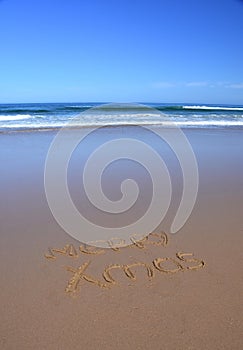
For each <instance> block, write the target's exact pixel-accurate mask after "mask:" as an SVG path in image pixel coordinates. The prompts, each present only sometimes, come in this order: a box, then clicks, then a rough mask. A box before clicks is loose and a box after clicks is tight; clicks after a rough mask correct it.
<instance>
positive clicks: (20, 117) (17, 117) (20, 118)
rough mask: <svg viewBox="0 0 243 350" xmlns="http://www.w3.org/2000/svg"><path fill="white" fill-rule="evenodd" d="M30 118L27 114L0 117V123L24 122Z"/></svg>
mask: <svg viewBox="0 0 243 350" xmlns="http://www.w3.org/2000/svg"><path fill="white" fill-rule="evenodd" d="M30 118H32V116H31V115H29V114H17V115H0V121H1V122H6V121H12V120H24V119H30Z"/></svg>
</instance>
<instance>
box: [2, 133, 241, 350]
mask: <svg viewBox="0 0 243 350" xmlns="http://www.w3.org/2000/svg"><path fill="white" fill-rule="evenodd" d="M134 131H135V129H134V128H133V127H127V128H125V127H123V128H107V129H106V131H105V135H106V138H107V137H108V138H112V137H114V135H115V137H117V135H118V136H119V135H127V136H131V135H133V133H134ZM136 132H137V131H136ZM185 133H186V135H187V137H188V139H189V140H190V142H191V145H192V147H193V150H194V152H195V155H196V158H197V161H198V167H199V192H198V197H197V201H196V204H195V207H194V209H193V212H192V214H191V216H190V218H189V219H188V221H187V222H186V224H185V225H184V227H183V228H182V229H181V230H180V231H179V232H178V233H177V234H175V235H173V234H169V233H168V232H169V228H170V224H171V220H172V218H173V216H174V214H175V212H176V208H177V206H178V203H179V198H180V195H181V185H182V182H181V177H180V171H179V167H178V164H177V163H176V161H175V158H174V157H173V156H172V155H171V154H170V153H169V151H168V152H167V150H166V151H165V154H164V155H163V156H164V157H165V160H166V163H167V166H168V168H169V169H170V172H171V176H172V184H173V195H172V203H171V206H170V208H169V211H168V215H166V218H165V220H164V221H163V222H162V223H161V225H160V227H158V229H157V230H156V232H161V230H163V231H165V232H167V233H168V244H159V243H158V242H159V241H160V240H159V239H158V237H152V236H149V238H148V241H147V242H145V243H144V244H143V245H139V246H136V244H133V245H131V246H130V247H126V248H121V249H119V250H113V249H104V251H103V252H102V253H100V254H87V253H85V252H82V251H80V250H79V246H80V244H81V243H80V242H78V241H76V240H74V239H73V238H71V237H70V236H69V235H68V234H66V233H65V231H64V230H63V229H62V228H61V227H60V226H59V225H58V224H57V223H56V221H55V219H54V218H53V216H52V214H51V211H50V209H49V207H48V204H47V201H46V197H45V191H44V163H45V159H46V155H47V151H48V148H49V146H50V143H51V141H52V139H53V137H54V135H55V132H50V131H48V132H39V133H38V132H36V133H34V132H32V133H25V132H21V133H8V134H0V147H1V148H0V164H1V183H0V188H1V202H0V278H1V292H0V298H1V299H0V300H1V306H0V312H1V324H0V348H1V349H7V350H10V349H25V350H27V349H35V350H38V349H40V350H42V349H47V350H48V349H51V350H53V349H59V350H61V349H81V348H82V349H99V348H101V347H102V348H103V349H114V348H115V349H172V350H174V349H179V348H181V349H203V350H205V349H210V350H211V349H232V350H233V349H234V350H236V349H237V350H238V349H239V350H240V349H242V333H243V325H242V314H243V307H242V288H243V274H242V266H241V265H242V248H243V220H242V209H243V155H242V150H243V130H237V129H210V130H207V129H202V130H199V129H197V130H196V129H195V130H193V129H187V130H185ZM107 135H108V136H107ZM136 136H137V137H138V138H140V135H139V134H137V133H136ZM102 137H103V136H102V135H100V139H99V140H98V141H97V139H96V141H95V142H99V141H102ZM141 137H143V135H141ZM92 142H94V141H92ZM92 142H91V143H90V144H87V145H86V147H85V148H81V149H80V150H79V151H77V153H76V154H74V157H73V160H72V162H71V163H70V166H71V171H70V174H69V185H70V192H71V194H72V196H73V200H74V202H75V204H76V205H77V207H78V208H79V210H82V209H83V210H84V212H85V214H86V216H87V217H89V218H93V219H95V218H96V219H97V222H100V223H102V220H103V222H107V221H108V219H111V221H109V222H110V225H112V218H111V217H109V216H107V217H105V218H104V217H102V215H101V214H100V213H99V212H96V211H93V209H92V208H91V207H89V206H88V205H87V203H85V204H84V201H83V199H82V198H83V197H82V195H81V196H80V193H81V194H82V192H79V190H80V172H79V170H80V164H81V163H82V162H83V161H84V160H85V157H86V154H87V153H88V152H89V151H90V150H91V149H92V147H93V146H94V144H93V143H92ZM151 143H154V147H155V148H157V149H158V150H161V148H160V147H161V145H160V143H159V142H157V141H156V140H155V141H153V140H152V141H151ZM127 169H130V170H129V171H132V173H133V174H135V177H136V179H137V181H138V183H139V184H141V186H142V189H143V190H144V193H143V195H142V196H141V198H140V199H139V202H138V208H134V209H133V211H132V212H130V213H128V214H125V216H124V217H122V218H116V220H115V222H116V224H117V225H120V224H121V223H122V220H124V222H126V223H127V222H130V221H131V220H132V219H133V218H136V217H138V216H139V215H140V214H141V213H143V212H144V211H145V210H146V208H147V205H148V203H149V199H150V190H151V183H150V182H149V180H147V179H146V176H145V175H146V174H144V173H143V172H142V171H141V169H140V170H139V168H137V166H135V165H133V166H131V164H130V163H129V162H128V163H126V162H124V163H123V164H122V165H121V166H120V167H119V165H118V167H117V168H114V169H112V170H113V172H112V171H111V172H109V171H107V174H106V175H107V177H106V180H105V181H104V189H105V190H106V191H107V192H108V193H109V192H110V195H111V196H112V195H114V198H116V196H117V192H116V188H117V186H118V184H119V181H120V177H122V176H123V175H124V174H126V170H127ZM131 169H132V170H131ZM80 191H81V190H80ZM153 238H154V239H155V241H152V240H153ZM155 242H157V244H152V243H155ZM67 244H68V245H71V244H72V245H73V247H75V249H76V253H77V256H75V255H76V254H75V250H73V251H71V253H70V250H66V254H65V251H64V254H62V253H60V252H56V251H54V256H55V258H46V257H45V254H47V256H48V255H49V254H50V252H49V251H48V248H49V247H50V248H57V249H61V248H64V247H65V245H67ZM182 252H183V253H191V254H194V259H197V260H196V261H193V262H188V261H183V260H182V259H179V258H178V255H176V254H178V253H182ZM157 258H170V260H167V261H163V263H161V265H159V266H161V270H159V269H158V266H157V268H156V259H157ZM184 258H186V259H188V258H189V259H190V258H193V256H191V255H190V256H184ZM171 259H174V260H171ZM201 261H203V263H204V264H205V266H201V265H200V262H201ZM87 262H90V264H89V266H87V269H86V270H85V272H84V274H85V276H88V277H87V278H86V279H85V278H83V275H81V278H80V281H79V283H77V286H76V288H74V283H73V281H72V279H73V278H74V275H75V272H74V271H77V269H78V267H80V266H82V265H83V264H85V263H87ZM135 262H140V263H144V264H147V265H146V266H149V267H150V268H151V270H152V271H153V276H149V275H148V273H147V270H146V268H144V267H143V266H139V267H132V266H130V270H131V271H132V272H133V273H134V274H135V276H136V279H133V278H131V276H130V278H129V277H128V276H127V275H126V274H125V273H124V271H122V270H121V269H114V270H111V275H112V277H113V279H114V281H115V282H116V283H112V282H109V281H107V280H105V278H104V277H103V273H104V270H105V269H106V268H107V267H109V266H111V265H113V266H114V265H116V264H119V265H120V266H124V265H125V266H127V265H128V266H129V265H131V264H133V263H135ZM157 262H158V260H157ZM175 262H176V263H175ZM180 266H181V268H180ZM193 266H194V267H195V266H197V267H196V268H193ZM166 270H168V271H169V272H168V271H167V272H166ZM72 271H73V272H72ZM92 280H96V281H97V280H98V281H100V283H101V284H104V285H105V286H103V287H102V286H99V285H98V284H97V283H93V281H92ZM69 285H71V287H70V288H69V289H68V286H69ZM72 288H73V289H72Z"/></svg>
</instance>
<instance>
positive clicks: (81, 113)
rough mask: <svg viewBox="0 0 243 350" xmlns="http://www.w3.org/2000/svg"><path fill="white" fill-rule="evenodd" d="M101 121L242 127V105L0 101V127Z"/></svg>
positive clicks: (96, 123) (97, 123)
mask: <svg viewBox="0 0 243 350" xmlns="http://www.w3.org/2000/svg"><path fill="white" fill-rule="evenodd" d="M71 120H72V126H74V127H75V126H77V127H86V126H103V125H131V124H132V125H134V124H135V125H165V126H171V125H173V123H175V124H176V125H178V126H180V127H183V128H187V127H193V128H216V127H243V106H233V105H202V104H198V105H192V104H158V103H147V104H141V105H140V104H130V105H123V104H116V105H114V104H113V105H110V104H101V103H35V104H0V131H1V132H8V131H18V130H38V129H51V128H54V129H55V128H60V127H63V126H65V125H67V123H68V122H70V121H71Z"/></svg>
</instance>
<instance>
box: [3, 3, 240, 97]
mask: <svg viewBox="0 0 243 350" xmlns="http://www.w3.org/2000/svg"><path fill="white" fill-rule="evenodd" d="M0 50H1V51H0V103H11V102H13V103H14V102H88V101H89V102H90V101H99V102H192V103H194V102H197V103H231V104H243V1H240V0H201V1H199V0H146V1H145V0H144V1H143V0H69V1H61V0H59V1H58V0H42V1H33V0H2V1H0Z"/></svg>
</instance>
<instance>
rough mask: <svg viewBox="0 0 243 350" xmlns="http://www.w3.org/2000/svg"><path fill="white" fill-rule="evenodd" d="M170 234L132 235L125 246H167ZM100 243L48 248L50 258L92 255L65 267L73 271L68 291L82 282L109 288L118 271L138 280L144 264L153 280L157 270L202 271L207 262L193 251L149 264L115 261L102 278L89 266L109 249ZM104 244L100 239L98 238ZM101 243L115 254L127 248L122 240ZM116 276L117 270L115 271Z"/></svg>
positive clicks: (146, 272) (115, 282)
mask: <svg viewBox="0 0 243 350" xmlns="http://www.w3.org/2000/svg"><path fill="white" fill-rule="evenodd" d="M168 242H169V240H168V235H167V234H166V233H165V232H160V233H150V234H149V235H148V236H146V237H143V238H139V237H138V236H137V235H133V236H131V244H130V245H129V246H126V248H129V249H131V248H137V249H139V250H146V249H148V248H150V249H151V247H153V246H157V247H164V248H165V247H166V246H167V245H168ZM95 243H97V242H94V241H93V242H88V243H85V244H81V245H80V246H79V247H78V248H76V247H75V246H74V245H73V244H66V245H65V246H64V248H61V249H60V248H48V253H47V254H45V258H46V259H48V260H51V261H55V260H56V259H57V258H58V257H60V256H62V255H65V256H66V257H69V258H72V259H78V258H80V257H84V256H89V258H90V259H89V260H88V261H85V262H83V263H82V264H81V265H79V266H78V267H73V266H65V269H66V270H67V271H68V272H71V273H72V276H71V278H70V280H69V281H68V283H67V286H66V288H65V291H66V293H70V294H72V293H75V292H76V291H77V290H78V287H79V285H80V283H81V282H82V281H85V282H87V283H92V284H93V285H96V286H98V287H101V288H110V287H112V286H114V285H116V284H118V281H117V278H115V277H114V272H115V271H116V270H119V271H120V273H121V274H123V275H124V276H125V277H127V278H129V279H130V280H133V281H135V280H136V269H137V268H139V267H141V268H142V269H143V270H144V271H145V278H148V279H149V280H151V279H152V278H153V277H154V276H155V273H158V274H159V275H163V274H176V273H178V272H184V271H189V270H199V269H201V268H203V267H204V266H205V262H204V261H203V260H201V259H198V258H195V257H194V254H193V253H188V252H176V253H175V256H173V257H168V256H166V257H154V258H153V259H152V261H151V262H150V263H148V262H144V261H134V262H131V263H130V262H129V263H126V264H124V263H123V264H118V263H112V264H109V265H105V266H103V271H102V273H101V277H100V278H99V279H98V278H96V277H94V276H92V275H91V274H89V272H88V269H89V267H90V265H91V264H92V262H93V260H92V259H91V257H92V256H93V258H98V256H100V255H102V254H105V253H106V252H108V250H110V249H105V248H104V249H103V248H97V247H95V246H94V245H95ZM99 243H101V241H99ZM102 245H103V246H106V247H107V248H111V249H112V250H113V251H114V252H115V253H118V252H121V251H122V249H126V248H124V242H123V240H122V239H119V238H113V239H111V240H109V241H102ZM115 275H116V276H117V273H116V274H115Z"/></svg>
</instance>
